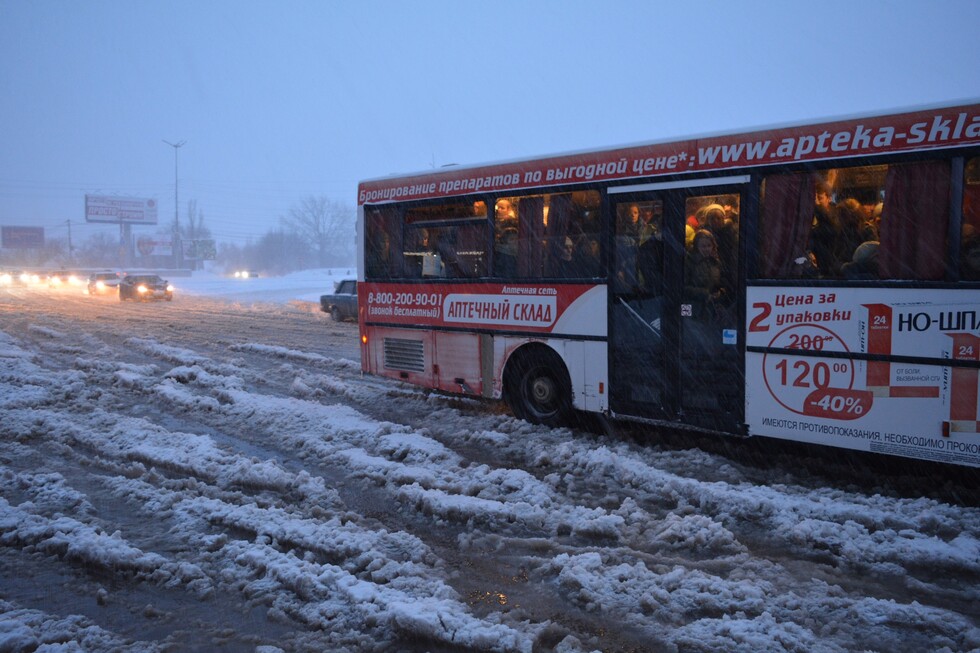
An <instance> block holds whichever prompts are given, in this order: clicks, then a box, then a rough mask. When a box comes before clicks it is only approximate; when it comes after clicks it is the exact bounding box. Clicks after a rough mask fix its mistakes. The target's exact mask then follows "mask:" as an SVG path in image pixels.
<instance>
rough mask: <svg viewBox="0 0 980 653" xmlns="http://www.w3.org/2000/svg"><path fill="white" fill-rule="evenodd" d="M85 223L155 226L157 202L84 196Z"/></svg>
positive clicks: (106, 196)
mask: <svg viewBox="0 0 980 653" xmlns="http://www.w3.org/2000/svg"><path fill="white" fill-rule="evenodd" d="M85 221H86V222H108V223H110V224H156V223H157V201H156V200H154V199H141V198H138V197H116V196H109V195H86V196H85Z"/></svg>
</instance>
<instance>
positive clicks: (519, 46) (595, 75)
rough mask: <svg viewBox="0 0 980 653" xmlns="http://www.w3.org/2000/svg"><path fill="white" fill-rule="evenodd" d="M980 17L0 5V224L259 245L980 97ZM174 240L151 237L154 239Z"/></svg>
mask: <svg viewBox="0 0 980 653" xmlns="http://www.w3.org/2000/svg"><path fill="white" fill-rule="evenodd" d="M978 25H980V1H977V0H956V1H953V0H937V1H932V2H925V1H919V0H904V1H896V2H880V1H867V0H843V1H840V0H828V1H824V2H819V3H796V2H783V1H781V0H778V1H773V2H763V1H752V2H734V1H733V2H721V1H719V2H695V1H690V0H685V1H684V2H678V1H674V0H671V1H669V2H651V1H646V2H641V1H621V2H617V1H610V0H602V1H595V2H582V1H557V0H556V1H549V2H534V1H530V2H527V1H522V2H517V1H514V2H512V1H509V0H493V1H488V2H462V1H450V2H429V1H427V0H416V1H414V2H372V1H357V2H354V1H351V2H327V1H325V0H324V1H319V2H296V1H289V0H286V1H283V0H275V1H271V0H270V1H268V2H258V1H240V0H220V1H219V0H214V1H209V0H190V1H186V2H184V1H181V2H174V1H173V0H167V1H166V2H162V1H161V2H132V1H130V0H118V1H116V0H112V1H93V2H75V1H68V0H63V1H55V0H32V1H28V0H0V135H2V139H0V147H2V150H0V225H34V226H44V227H45V228H46V235H47V237H48V238H58V237H64V236H65V235H66V231H67V227H68V224H67V223H68V221H71V227H72V237H73V239H74V240H75V242H76V243H78V242H80V241H81V240H84V239H85V238H86V237H87V236H88V235H90V234H91V233H94V230H96V229H99V228H102V229H105V227H97V226H95V225H85V224H84V196H85V194H105V195H122V196H134V197H145V198H155V199H157V200H158V201H159V206H160V221H161V225H162V224H164V223H166V224H170V223H171V221H172V219H173V214H174V149H173V148H171V147H170V146H168V145H167V144H165V143H164V142H163V141H164V140H167V141H171V142H180V141H186V143H185V145H184V146H183V147H182V148H181V149H180V150H179V155H178V156H179V196H180V212H181V216H182V217H183V216H185V211H186V206H187V200H191V199H193V200H196V201H197V206H198V209H199V211H201V212H202V213H203V214H204V218H205V224H206V225H207V226H208V227H209V228H210V229H211V230H212V232H213V234H214V235H215V237H216V238H217V239H218V240H219V241H225V242H236V243H238V244H244V243H245V242H247V240H248V239H249V238H252V239H255V238H257V237H258V236H261V235H262V234H264V233H265V232H267V231H268V230H269V229H272V228H274V227H276V226H278V224H279V218H280V217H281V216H284V215H287V214H288V212H289V210H290V208H291V207H292V206H294V205H296V204H297V203H298V202H299V201H300V200H301V199H302V198H303V197H307V196H310V195H325V196H327V197H329V198H331V199H335V200H340V201H343V202H346V203H348V204H350V205H351V206H352V207H353V206H354V205H355V203H356V188H357V182H358V180H359V179H364V178H373V177H379V176H384V175H387V174H390V173H396V172H413V171H419V170H425V169H429V168H432V167H434V166H436V167H437V166H442V165H446V164H449V163H460V164H471V163H481V162H489V161H498V160H505V159H513V158H519V157H524V156H532V155H538V154H553V153H559V152H565V151H572V150H580V149H587V148H593V147H605V146H612V145H621V144H625V143H637V142H643V141H651V140H660V139H663V138H668V137H673V136H683V135H691V134H700V133H710V132H718V131H730V130H742V129H745V128H750V127H757V126H763V125H770V124H777V123H786V122H797V121H805V120H810V119H815V118H822V117H836V116H841V115H851V114H859V113H876V112H887V111H890V110H892V109H901V108H906V107H914V106H921V105H930V104H945V103H952V102H956V101H959V100H964V99H975V98H978V97H980V39H978V38H977V26H978ZM152 231H155V230H154V229H153V228H150V227H138V228H134V232H137V233H145V232H152Z"/></svg>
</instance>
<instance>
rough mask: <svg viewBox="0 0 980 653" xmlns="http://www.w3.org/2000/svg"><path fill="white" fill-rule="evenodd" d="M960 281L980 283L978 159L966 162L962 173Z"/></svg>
mask: <svg viewBox="0 0 980 653" xmlns="http://www.w3.org/2000/svg"><path fill="white" fill-rule="evenodd" d="M960 279H962V280H964V281H980V157H976V158H973V159H970V160H969V161H967V162H966V170H965V172H964V179H963V233H962V238H961V242H960Z"/></svg>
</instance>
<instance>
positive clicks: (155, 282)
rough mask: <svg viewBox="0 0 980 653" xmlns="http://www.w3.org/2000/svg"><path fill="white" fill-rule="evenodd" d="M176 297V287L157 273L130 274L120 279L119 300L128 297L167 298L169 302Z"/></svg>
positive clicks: (144, 299) (140, 299)
mask: <svg viewBox="0 0 980 653" xmlns="http://www.w3.org/2000/svg"><path fill="white" fill-rule="evenodd" d="M173 298H174V287H173V286H171V285H170V282H169V281H166V280H165V279H162V278H160V277H159V276H157V275H155V274H130V275H126V276H125V277H123V278H122V279H121V280H120V281H119V301H121V302H124V301H126V300H127V299H135V300H137V301H149V300H153V299H165V300H167V301H168V302H169V301H172V300H173Z"/></svg>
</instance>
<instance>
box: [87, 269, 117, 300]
mask: <svg viewBox="0 0 980 653" xmlns="http://www.w3.org/2000/svg"><path fill="white" fill-rule="evenodd" d="M120 280H121V275H120V274H119V273H118V272H96V273H95V274H93V275H90V276H89V278H88V282H87V284H86V286H85V293H86V294H88V295H105V294H107V293H110V292H113V293H114V292H116V291H117V289H118V288H119V282H120Z"/></svg>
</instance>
